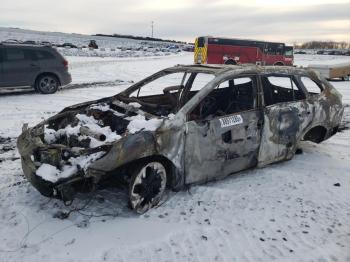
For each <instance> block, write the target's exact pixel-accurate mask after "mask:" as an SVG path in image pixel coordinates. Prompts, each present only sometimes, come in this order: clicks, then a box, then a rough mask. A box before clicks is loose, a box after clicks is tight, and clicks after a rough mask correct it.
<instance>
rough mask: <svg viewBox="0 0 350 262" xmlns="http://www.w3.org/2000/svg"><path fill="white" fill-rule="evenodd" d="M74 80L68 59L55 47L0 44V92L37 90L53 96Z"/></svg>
mask: <svg viewBox="0 0 350 262" xmlns="http://www.w3.org/2000/svg"><path fill="white" fill-rule="evenodd" d="M71 81H72V78H71V75H70V74H69V72H68V62H67V60H65V59H64V58H63V56H61V55H60V54H59V53H58V52H57V50H55V49H54V48H52V47H49V46H41V45H26V44H11V43H0V91H1V90H5V89H13V88H17V89H18V88H21V89H26V88H34V89H35V90H36V91H38V92H40V93H43V94H52V93H55V92H56V91H57V90H58V88H59V87H60V86H64V85H67V84H69V83H70V82H71Z"/></svg>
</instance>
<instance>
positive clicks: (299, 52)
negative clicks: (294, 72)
mask: <svg viewBox="0 0 350 262" xmlns="http://www.w3.org/2000/svg"><path fill="white" fill-rule="evenodd" d="M294 54H296V55H306V52H305V51H302V50H299V51H295V52H294Z"/></svg>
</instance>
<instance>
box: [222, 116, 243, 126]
mask: <svg viewBox="0 0 350 262" xmlns="http://www.w3.org/2000/svg"><path fill="white" fill-rule="evenodd" d="M219 121H220V124H221V127H228V126H235V125H239V124H242V123H243V118H242V116H241V115H234V116H228V117H224V118H220V119H219Z"/></svg>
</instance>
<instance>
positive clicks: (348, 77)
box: [342, 76, 350, 81]
mask: <svg viewBox="0 0 350 262" xmlns="http://www.w3.org/2000/svg"><path fill="white" fill-rule="evenodd" d="M342 79H343V81H349V79H350V76H343V77H342Z"/></svg>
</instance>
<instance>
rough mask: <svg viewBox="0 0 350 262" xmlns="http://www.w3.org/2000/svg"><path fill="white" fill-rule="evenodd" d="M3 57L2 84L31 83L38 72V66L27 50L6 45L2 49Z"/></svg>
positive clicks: (25, 84) (27, 84) (24, 84)
mask: <svg viewBox="0 0 350 262" xmlns="http://www.w3.org/2000/svg"><path fill="white" fill-rule="evenodd" d="M3 58H4V60H3V61H4V62H3V77H4V79H3V86H8V87H11V86H29V85H32V84H33V79H34V77H35V74H36V73H37V72H39V66H38V63H37V62H35V61H33V59H32V57H31V53H30V52H29V51H27V50H25V49H24V48H20V47H6V48H4V49H3Z"/></svg>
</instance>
